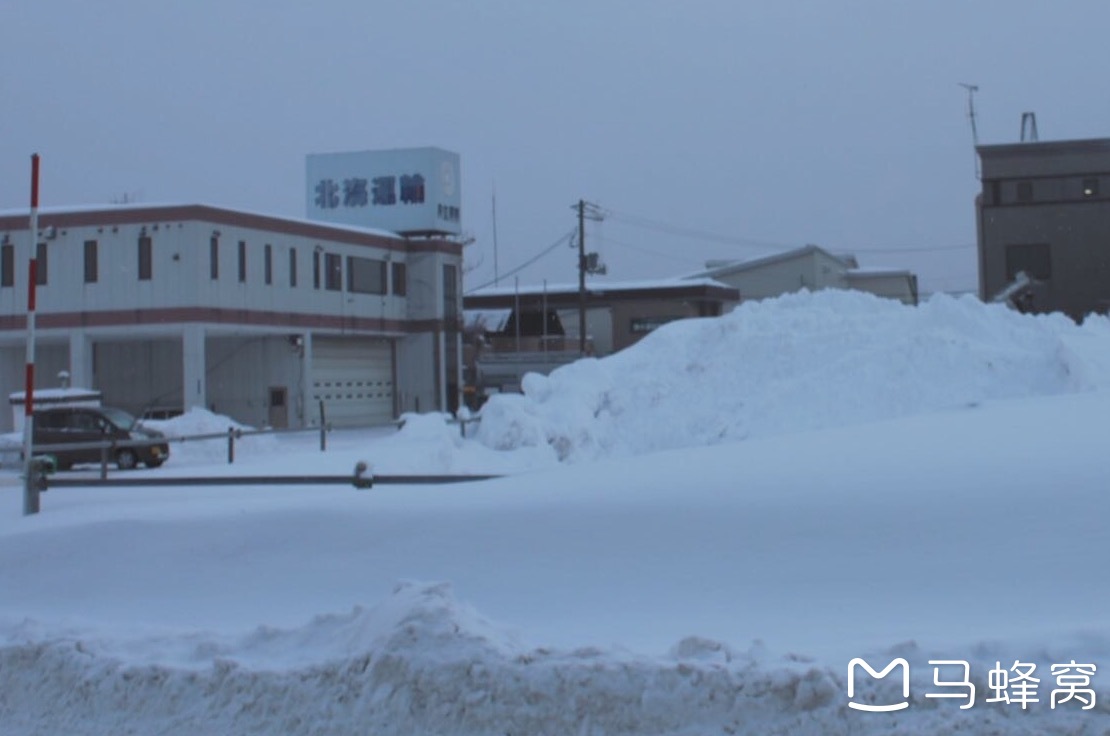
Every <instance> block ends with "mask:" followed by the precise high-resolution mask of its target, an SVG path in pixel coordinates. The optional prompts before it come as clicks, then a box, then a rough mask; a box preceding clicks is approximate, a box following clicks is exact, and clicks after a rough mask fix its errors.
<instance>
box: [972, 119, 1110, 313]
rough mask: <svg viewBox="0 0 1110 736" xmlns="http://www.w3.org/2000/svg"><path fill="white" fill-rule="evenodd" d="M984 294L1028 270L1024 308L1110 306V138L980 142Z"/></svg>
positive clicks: (1063, 309)
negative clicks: (985, 144)
mask: <svg viewBox="0 0 1110 736" xmlns="http://www.w3.org/2000/svg"><path fill="white" fill-rule="evenodd" d="M977 150H978V152H979V157H980V160H981V161H982V181H983V190H982V192H981V194H980V195H979V196H978V197H977V198H976V212H977V219H978V244H979V295H980V297H981V298H982V299H983V300H984V301H990V300H992V299H995V298H996V297H998V296H999V295H1000V294H1002V293H1003V292H1005V291H1006V290H1007V289H1008V287H1011V286H1012V285H1013V284H1014V283H1015V282H1016V281H1018V279H1019V278H1020V277H1019V274H1022V273H1024V274H1025V276H1026V277H1027V278H1028V279H1029V280H1030V282H1031V283H1030V286H1029V288H1028V289H1026V290H1025V293H1024V294H1023V297H1022V299H1020V300H1019V301H1018V302H1017V303H1018V305H1019V306H1020V308H1021V309H1022V310H1023V311H1030V312H1064V313H1065V314H1068V315H1069V316H1071V317H1072V318H1074V319H1082V318H1083V316H1084V315H1087V314H1090V313H1092V312H1097V313H1106V312H1107V311H1108V310H1110V139H1106V138H1101V139H1095V140H1074V141H1046V142H1032V143H1012V144H1005V145H990V146H979V147H978V149H977Z"/></svg>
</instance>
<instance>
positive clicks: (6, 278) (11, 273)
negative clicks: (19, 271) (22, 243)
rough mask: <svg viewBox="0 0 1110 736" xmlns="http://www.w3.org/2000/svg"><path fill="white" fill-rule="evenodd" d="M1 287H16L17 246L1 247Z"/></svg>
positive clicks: (7, 245) (6, 245)
mask: <svg viewBox="0 0 1110 736" xmlns="http://www.w3.org/2000/svg"><path fill="white" fill-rule="evenodd" d="M0 286H15V246H14V245H12V244H11V243H8V244H5V245H3V246H0Z"/></svg>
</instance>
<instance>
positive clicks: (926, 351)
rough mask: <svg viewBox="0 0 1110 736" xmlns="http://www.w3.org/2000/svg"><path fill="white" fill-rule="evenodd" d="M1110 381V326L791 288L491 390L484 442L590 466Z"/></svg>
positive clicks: (943, 300)
mask: <svg viewBox="0 0 1110 736" xmlns="http://www.w3.org/2000/svg"><path fill="white" fill-rule="evenodd" d="M1106 385H1110V321H1108V320H1106V319H1104V318H1092V319H1090V320H1088V321H1087V323H1085V324H1084V325H1083V326H1077V325H1075V324H1074V323H1073V322H1071V321H1070V320H1068V319H1067V318H1065V317H1062V316H1040V317H1033V316H1025V315H1021V314H1019V313H1017V312H1014V311H1012V310H1009V309H1006V308H1004V307H1001V306H998V305H984V304H983V303H981V302H980V301H978V300H977V299H974V298H972V297H969V296H968V297H963V298H959V299H956V298H952V297H948V296H944V295H939V296H937V297H934V298H933V299H931V300H929V301H928V302H927V303H924V304H922V305H920V306H919V307H909V306H905V305H903V304H901V303H899V302H895V301H892V300H886V299H879V298H877V297H874V296H871V295H869V294H863V293H860V292H850V291H821V292H817V293H799V294H792V295H788V296H784V297H780V298H777V299H769V300H765V301H761V302H752V303H748V304H744V305H742V306H741V307H740V308H738V309H737V310H735V311H734V312H732V313H730V314H728V315H725V316H722V317H719V318H713V319H697V320H684V321H681V322H675V323H671V324H668V325H666V326H664V327H662V328H660V329H658V330H656V331H655V332H653V333H652V334H650V335H648V336H647V337H646V338H645V339H644V340H642V341H641V342H640V343H638V344H637V345H635V346H633V347H631V348H628V349H627V350H624V351H622V352H620V353H617V354H615V355H612V356H609V357H607V358H603V359H600V360H598V359H586V360H580V361H577V362H575V363H573V364H570V365H567V366H563V367H561V368H559V369H557V370H555V371H554V372H552V373H551V375H550V376H541V375H538V374H530V375H528V376H525V379H524V382H523V390H524V393H523V395H499V396H494V397H492V398H491V399H490V401H489V402H488V403H487V404H486V406H485V407H484V408H483V411H482V414H481V417H482V421H481V425H480V428H479V431H478V433H477V437H478V439H479V440H480V441H481V442H482V443H484V444H486V445H487V446H489V447H491V448H495V449H498V450H511V449H516V448H519V447H536V446H543V445H548V446H550V447H551V448H553V450H554V451H555V452H556V453H557V455H558V457H559V459H561V460H566V461H580V460H591V459H598V458H602V457H608V456H624V455H635V454H642V453H647V452H652V451H655V450H661V449H668V448H676V447H688V446H695V445H705V444H715V443H718V442H726V441H735V440H742V439H746V438H748V437H754V436H760V435H767V434H776V433H782V432H792V431H799V430H807V429H816V428H822V427H830V426H836V425H842V424H852V423H858V422H866V421H873V420H881V419H888V418H894V417H899V416H906V415H910V414H915V413H919V412H927V411H934V410H939V409H946V408H953V407H959V406H963V405H974V404H977V403H979V402H983V401H987V400H992V399H1004V398H1015V397H1023V396H1032V395H1045V394H1060V393H1068V392H1075V391H1084V390H1089V389H1094V388H1098V387H1101V386H1106Z"/></svg>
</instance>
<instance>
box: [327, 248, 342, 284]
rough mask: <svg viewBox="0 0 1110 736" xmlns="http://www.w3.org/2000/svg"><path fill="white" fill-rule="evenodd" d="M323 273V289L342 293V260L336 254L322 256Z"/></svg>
mask: <svg viewBox="0 0 1110 736" xmlns="http://www.w3.org/2000/svg"><path fill="white" fill-rule="evenodd" d="M324 272H325V274H326V277H325V278H326V281H325V282H324V288H326V289H327V290H328V291H342V290H343V259H342V258H341V257H340V256H339V254H338V253H325V254H324Z"/></svg>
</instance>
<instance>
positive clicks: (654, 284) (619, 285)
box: [466, 276, 733, 297]
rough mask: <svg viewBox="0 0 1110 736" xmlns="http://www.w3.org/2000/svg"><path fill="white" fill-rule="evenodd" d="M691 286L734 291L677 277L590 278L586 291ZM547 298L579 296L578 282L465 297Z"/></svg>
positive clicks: (482, 291)
mask: <svg viewBox="0 0 1110 736" xmlns="http://www.w3.org/2000/svg"><path fill="white" fill-rule="evenodd" d="M691 286H705V287H717V288H720V289H728V290H730V291H731V290H733V288H732V287H731V286H729V285H728V284H722V283H721V282H720V281H715V280H713V279H710V278H698V279H693V278H676V277H673V276H670V277H667V278H661V279H642V280H636V281H607V280H600V279H587V280H586V292H587V293H590V294H608V293H617V292H626V291H648V290H650V291H661V292H666V291H674V290H684V289H689V288H690V287H691ZM544 293H547V295H548V296H552V295H555V294H577V293H578V284H577V283H566V282H562V283H557V284H546V285H544V284H526V285H523V286H520V287H519V288H518V287H516V286H496V287H493V288H486V289H479V290H477V291H471V292H467V294H466V296H468V297H469V296H475V297H486V296H515V295H517V294H521V295H524V294H529V295H535V294H544Z"/></svg>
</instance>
